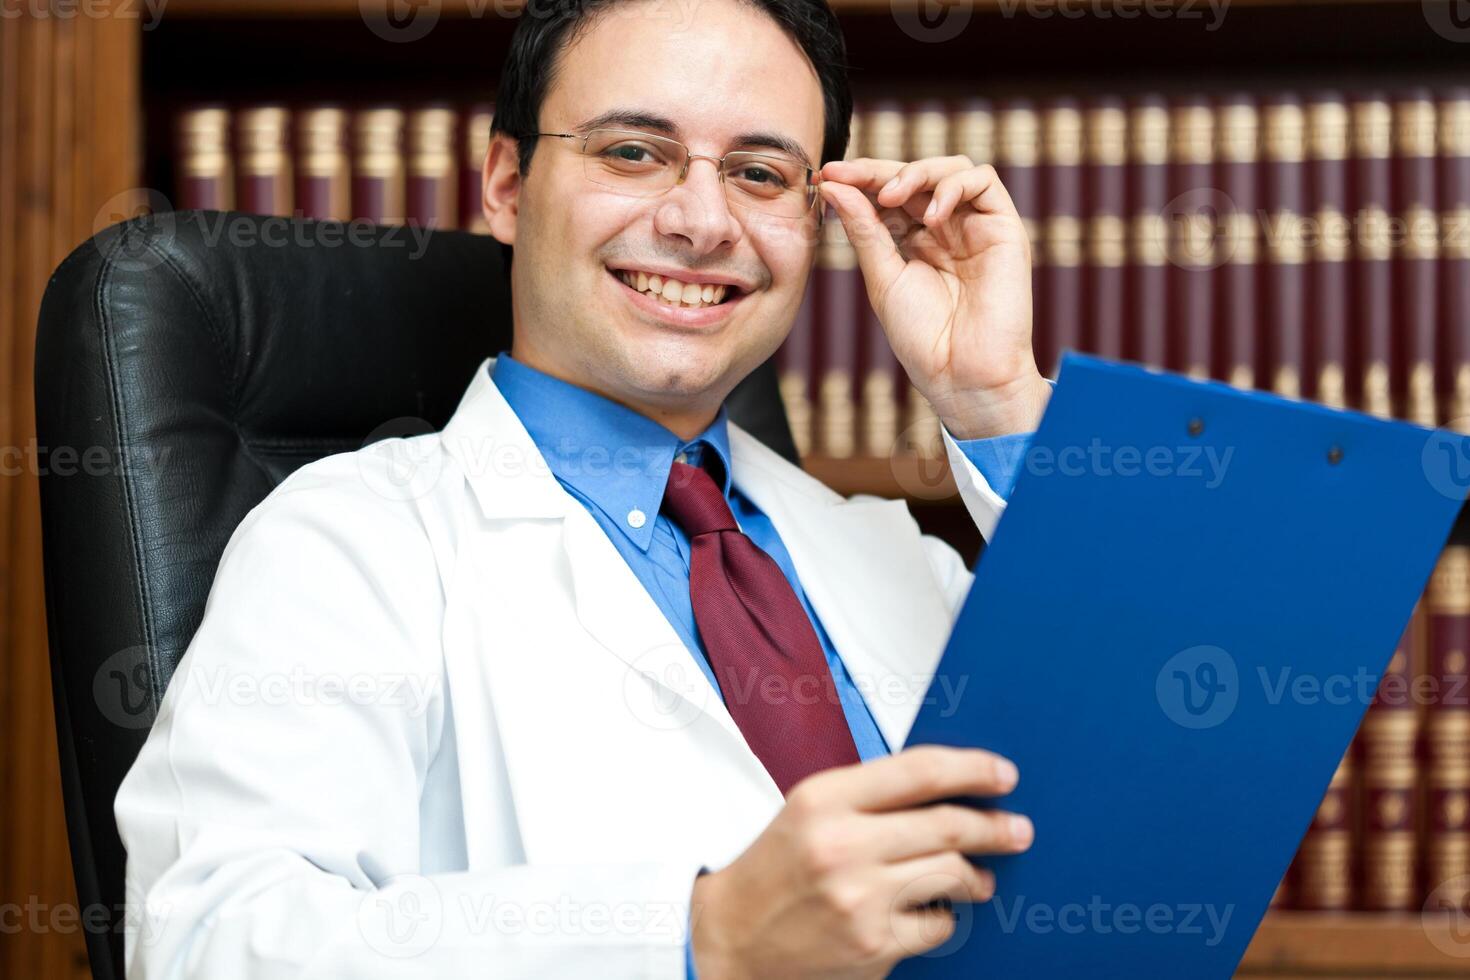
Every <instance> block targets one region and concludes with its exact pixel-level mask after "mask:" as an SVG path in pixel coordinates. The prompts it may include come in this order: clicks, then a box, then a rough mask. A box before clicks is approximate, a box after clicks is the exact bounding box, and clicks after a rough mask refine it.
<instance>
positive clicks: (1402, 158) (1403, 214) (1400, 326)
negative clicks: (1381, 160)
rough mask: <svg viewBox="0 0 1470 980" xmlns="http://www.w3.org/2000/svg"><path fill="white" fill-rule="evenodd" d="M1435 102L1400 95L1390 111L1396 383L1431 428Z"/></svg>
mask: <svg viewBox="0 0 1470 980" xmlns="http://www.w3.org/2000/svg"><path fill="white" fill-rule="evenodd" d="M1434 158H1435V112H1434V100H1433V98H1432V97H1431V96H1430V94H1429V92H1428V91H1427V90H1425V89H1414V90H1411V91H1408V92H1406V93H1404V94H1403V95H1402V96H1401V97H1400V98H1399V99H1398V101H1397V102H1396V103H1395V104H1394V107H1393V206H1392V209H1391V210H1392V214H1393V216H1394V218H1396V219H1397V220H1398V221H1400V222H1402V224H1403V231H1404V234H1403V244H1402V245H1401V246H1400V248H1399V250H1398V256H1397V258H1396V259H1395V261H1394V277H1393V278H1394V291H1395V295H1394V314H1395V323H1396V326H1397V330H1396V331H1395V333H1396V334H1397V336H1398V338H1399V341H1400V344H1401V347H1400V350H1399V352H1398V353H1399V359H1400V363H1401V364H1402V365H1403V370H1404V372H1405V374H1404V377H1402V378H1401V379H1399V385H1400V390H1401V391H1402V392H1403V396H1404V402H1403V404H1404V414H1405V416H1406V417H1407V418H1408V419H1410V420H1411V421H1414V422H1417V423H1419V424H1420V425H1428V426H1433V425H1434V424H1435V423H1436V422H1437V421H1438V417H1439V413H1438V411H1437V409H1436V406H1435V398H1434V395H1435V384H1434V362H1435V357H1434V353H1435V352H1434V345H1435V334H1436V333H1437V332H1438V327H1439V324H1438V311H1437V300H1438V296H1437V278H1438V277H1437V273H1438V271H1439V214H1438V212H1437V210H1436V205H1435V194H1434V177H1435V173H1434V171H1435V159H1434Z"/></svg>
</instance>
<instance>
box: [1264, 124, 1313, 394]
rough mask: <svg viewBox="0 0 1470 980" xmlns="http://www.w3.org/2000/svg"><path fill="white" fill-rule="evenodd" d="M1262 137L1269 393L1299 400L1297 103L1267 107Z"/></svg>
mask: <svg viewBox="0 0 1470 980" xmlns="http://www.w3.org/2000/svg"><path fill="white" fill-rule="evenodd" d="M1264 131H1265V141H1264V147H1263V148H1264V150H1265V152H1264V154H1263V155H1262V156H1263V166H1262V191H1263V194H1262V196H1263V198H1264V204H1265V209H1266V217H1265V224H1266V230H1265V235H1266V266H1265V295H1266V316H1265V327H1266V360H1267V363H1268V365H1269V368H1268V370H1269V372H1270V374H1269V377H1270V381H1271V390H1272V391H1273V392H1275V393H1276V394H1278V395H1281V396H1283V397H1285V398H1300V397H1301V396H1302V373H1303V368H1304V363H1303V361H1304V354H1305V344H1304V343H1303V334H1304V333H1305V332H1306V269H1305V262H1306V244H1305V235H1304V232H1305V228H1304V223H1303V220H1302V218H1303V216H1304V205H1305V203H1306V202H1305V195H1304V193H1303V186H1302V185H1303V181H1302V176H1303V174H1302V171H1303V161H1304V160H1305V158H1306V150H1307V126H1306V118H1305V116H1304V114H1303V112H1302V106H1301V102H1300V101H1299V100H1298V99H1297V98H1296V97H1295V96H1292V95H1280V96H1277V97H1275V98H1274V99H1273V100H1272V101H1271V102H1269V103H1267V105H1266V107H1265V113H1264Z"/></svg>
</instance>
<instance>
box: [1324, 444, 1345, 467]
mask: <svg viewBox="0 0 1470 980" xmlns="http://www.w3.org/2000/svg"><path fill="white" fill-rule="evenodd" d="M1327 462H1329V463H1331V464H1332V465H1333V466H1336V465H1337V464H1338V463H1341V462H1342V447H1341V446H1333V447H1332V448H1331V449H1329V450H1327Z"/></svg>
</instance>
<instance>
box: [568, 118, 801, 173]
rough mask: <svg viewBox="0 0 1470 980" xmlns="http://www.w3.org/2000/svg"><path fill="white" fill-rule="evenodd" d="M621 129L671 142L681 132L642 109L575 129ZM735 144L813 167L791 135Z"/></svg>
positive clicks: (742, 138)
mask: <svg viewBox="0 0 1470 980" xmlns="http://www.w3.org/2000/svg"><path fill="white" fill-rule="evenodd" d="M622 127H627V128H630V129H646V130H649V131H651V132H655V133H659V134H661V135H664V136H668V137H670V138H671V139H672V138H677V134H678V132H679V127H678V126H676V125H675V124H674V121H673V120H672V119H670V118H668V117H667V116H660V115H657V114H655V113H651V112H645V111H643V110H642V109H609V110H608V111H606V112H604V113H601V114H599V115H596V116H593V117H592V118H591V119H584V120H583V121H582V122H580V123H578V124H577V125H576V126H574V127H572V128H573V129H574V130H575V131H577V132H582V133H585V132H586V131H587V130H589V129H608V128H612V129H616V128H622ZM732 145H733V146H734V147H736V148H738V149H742V150H745V149H753V148H756V147H761V148H765V149H770V150H779V151H780V152H782V153H785V154H786V155H788V156H792V157H795V158H796V159H798V160H800V161H801V162H802V164H803V165H804V166H806V167H811V165H812V162H811V158H810V157H808V156H807V155H806V150H803V149H802V148H801V144H800V143H798V142H796V140H794V139H791V138H790V137H789V136H783V135H781V134H780V133H773V132H770V131H761V132H753V133H741V134H740V135H739V136H737V137H735V140H734V143H733V144H732Z"/></svg>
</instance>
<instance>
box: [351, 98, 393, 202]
mask: <svg viewBox="0 0 1470 980" xmlns="http://www.w3.org/2000/svg"><path fill="white" fill-rule="evenodd" d="M403 191H404V163H403V112H402V110H399V109H389V108H377V109H364V110H362V111H360V112H358V113H357V115H356V116H355V117H354V118H353V121H352V216H353V217H354V218H363V219H365V220H367V221H372V222H374V223H376V224H380V225H394V224H401V223H402V222H403V217H404V202H403Z"/></svg>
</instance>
